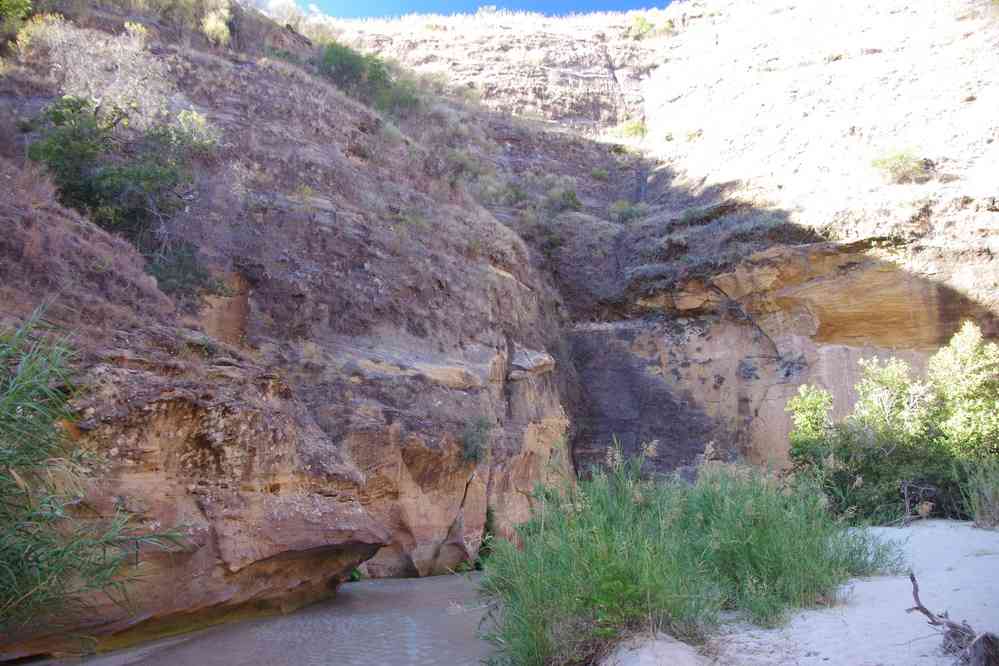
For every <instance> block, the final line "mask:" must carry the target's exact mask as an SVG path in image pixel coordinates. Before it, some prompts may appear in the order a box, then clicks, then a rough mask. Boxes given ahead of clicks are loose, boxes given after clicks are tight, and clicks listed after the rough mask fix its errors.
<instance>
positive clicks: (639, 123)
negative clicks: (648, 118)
mask: <svg viewBox="0 0 999 666" xmlns="http://www.w3.org/2000/svg"><path fill="white" fill-rule="evenodd" d="M616 132H617V133H618V134H619V135H621V136H626V137H630V138H632V139H644V138H645V137H646V135H648V133H649V129H648V127H647V126H646V125H645V121H644V120H626V121H624V122H623V123H621V124H620V125H618V126H617V128H616Z"/></svg>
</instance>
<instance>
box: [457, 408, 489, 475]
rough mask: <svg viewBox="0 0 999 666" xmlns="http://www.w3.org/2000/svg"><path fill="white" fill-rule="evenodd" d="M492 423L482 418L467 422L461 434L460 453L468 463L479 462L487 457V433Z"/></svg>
mask: <svg viewBox="0 0 999 666" xmlns="http://www.w3.org/2000/svg"><path fill="white" fill-rule="evenodd" d="M492 429H493V424H492V422H491V421H490V420H489V419H487V418H486V417H484V416H480V417H479V418H477V419H475V420H473V421H469V422H468V423H467V424H465V430H464V431H463V432H462V433H461V453H462V456H463V457H464V459H465V460H467V461H468V462H474V463H477V462H480V461H482V460H485V458H486V456H488V455H489V431H491V430H492Z"/></svg>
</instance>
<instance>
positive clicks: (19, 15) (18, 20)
mask: <svg viewBox="0 0 999 666" xmlns="http://www.w3.org/2000/svg"><path fill="white" fill-rule="evenodd" d="M30 13H31V0H0V46H2V45H3V43H4V42H6V41H7V40H8V39H12V38H13V37H14V36H15V35H17V31H18V30H20V29H21V26H22V25H23V24H24V19H25V17H27V16H28V14H30Z"/></svg>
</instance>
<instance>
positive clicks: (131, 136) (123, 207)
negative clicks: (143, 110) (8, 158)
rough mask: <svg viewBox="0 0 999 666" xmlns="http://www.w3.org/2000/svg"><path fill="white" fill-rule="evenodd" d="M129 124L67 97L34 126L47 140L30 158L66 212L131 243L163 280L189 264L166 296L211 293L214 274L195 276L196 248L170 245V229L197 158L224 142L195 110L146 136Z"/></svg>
mask: <svg viewBox="0 0 999 666" xmlns="http://www.w3.org/2000/svg"><path fill="white" fill-rule="evenodd" d="M128 120H129V115H128V113H127V112H126V111H125V110H123V109H121V108H118V107H112V108H111V109H99V108H98V107H97V106H96V105H95V104H94V102H93V101H91V100H87V99H81V98H78V97H70V96H67V97H63V98H62V99H60V100H58V101H56V102H54V103H53V104H51V105H50V106H49V107H48V108H47V109H46V110H45V111H44V112H43V113H42V114H41V116H40V117H39V118H38V119H37V120H36V121H35V127H36V128H37V129H38V131H39V134H40V136H39V138H38V140H36V141H35V142H33V143H32V144H31V145H30V147H29V149H28V156H29V157H30V158H31V159H33V160H35V161H38V162H41V163H43V164H45V166H46V167H47V168H48V170H49V172H50V173H51V174H52V177H53V180H54V181H55V184H56V186H57V188H58V190H59V200H60V202H61V203H62V204H63V205H65V206H68V207H71V208H75V209H76V210H78V211H80V212H81V213H84V214H85V215H87V216H88V217H90V219H91V220H93V221H94V222H95V223H96V224H98V225H99V226H101V227H103V228H105V229H107V230H108V231H112V232H115V233H119V234H121V235H123V236H125V237H126V238H128V239H129V240H130V241H132V243H133V244H135V246H136V247H137V248H138V249H139V250H140V251H141V252H142V253H144V254H145V255H146V256H147V258H148V260H149V266H150V268H151V272H153V273H154V274H156V275H157V277H160V275H159V273H162V272H163V270H166V269H168V267H170V266H172V265H174V264H178V263H180V264H183V265H184V266H185V268H184V272H185V276H183V279H182V280H179V281H178V280H172V281H165V282H161V284H160V286H161V288H162V289H163V290H164V291H165V292H167V293H192V292H193V291H196V290H197V289H199V288H202V287H204V286H207V284H208V281H207V278H205V279H201V278H203V277H204V276H205V275H207V273H206V272H205V271H204V269H198V270H188V269H189V268H190V267H191V265H190V261H189V260H190V259H193V258H196V248H193V247H192V246H190V244H189V243H186V242H185V241H183V240H182V239H171V238H170V234H169V232H168V229H167V226H166V222H167V220H168V219H169V217H170V216H171V215H172V214H173V213H174V212H175V211H176V210H177V209H178V208H179V207H180V204H181V201H182V200H181V198H180V191H181V188H182V187H184V186H186V185H188V184H189V183H190V181H191V175H190V169H191V164H192V160H193V158H194V157H195V156H198V155H200V156H207V155H210V154H211V152H212V151H213V149H214V147H215V146H216V145H217V143H218V136H217V134H216V133H215V131H214V130H213V129H212V128H211V127H210V126H209V125H208V123H207V121H206V120H205V118H204V116H201V115H200V114H198V113H197V112H195V111H191V110H188V111H182V112H181V113H180V114H179V115H178V117H177V120H176V122H175V123H173V124H159V125H154V126H152V127H150V128H148V129H146V130H144V131H130V130H128V129H127V126H128ZM192 253H193V254H192ZM188 255H190V256H188ZM174 287H178V288H177V289H174Z"/></svg>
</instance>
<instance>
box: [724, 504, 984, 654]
mask: <svg viewBox="0 0 999 666" xmlns="http://www.w3.org/2000/svg"><path fill="white" fill-rule="evenodd" d="M872 529H873V530H875V531H876V532H878V533H879V534H881V535H883V536H885V537H887V538H890V539H893V540H897V541H899V542H901V543H902V544H903V548H904V550H905V554H906V559H907V563H908V566H909V567H910V568H911V569H912V571H913V573H915V574H916V577H917V579H918V580H919V587H920V596H921V597H922V600H923V603H924V604H925V605H926V606H927V607H928V608H930V609H931V610H932V611H934V612H939V611H944V610H946V611H948V612H949V613H950V617H951V618H952V619H954V620H957V621H961V620H966V621H967V622H968V623H969V624H971V626H973V627H974V628H975V629H976V630H978V631H985V630H989V631H994V632H999V531H994V530H983V529H977V528H975V527H973V526H972V525H971V524H970V523H960V522H955V521H946V520H932V521H925V522H919V523H915V524H913V525H911V526H910V527H907V528H886V527H877V528H872ZM842 596H843V599H842V603H840V604H838V605H836V606H833V607H831V608H824V609H818V610H808V611H803V612H800V613H797V614H795V615H794V617H793V618H791V620H790V621H789V622H788V623H787V624H786V625H784V626H782V627H779V628H777V629H760V628H758V627H753V626H751V625H746V624H736V625H728V626H726V627H725V628H724V629H723V633H722V634H721V635H720V636H718V637H716V638H715V639H713V640H712V641H711V643H710V644H709V648H711V649H713V650H714V651H716V652H715V656H714V659H715V662H714V663H716V664H725V665H731V666H763V665H767V666H773V665H790V664H794V665H795V666H799V665H800V666H810V665H813V664H824V665H829V664H848V665H849V666H903V665H904V666H923V665H925V666H930V665H933V666H938V665H943V664H951V663H953V661H954V660H953V659H952V658H951V657H949V656H947V655H945V654H943V652H942V650H941V648H940V646H941V639H940V634H939V633H937V632H936V631H934V629H933V628H932V627H930V626H928V625H927V624H926V621H925V618H923V617H922V616H921V615H919V614H917V613H906V612H905V609H906V608H909V607H911V606H912V587H911V585H910V583H909V580H908V578H907V577H906V576H904V575H903V576H879V577H876V578H868V579H863V580H854V581H851V582H850V583H848V584H847V585H846V586H845V587H844V589H843V595H842Z"/></svg>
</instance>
